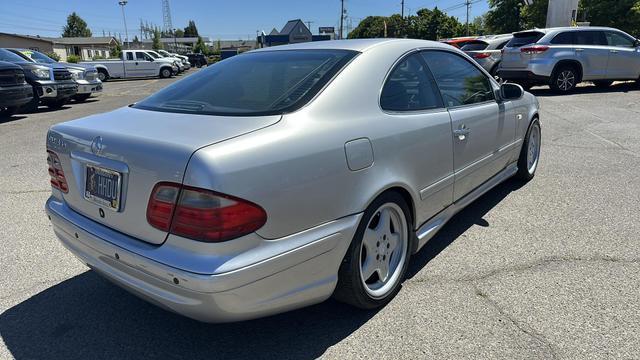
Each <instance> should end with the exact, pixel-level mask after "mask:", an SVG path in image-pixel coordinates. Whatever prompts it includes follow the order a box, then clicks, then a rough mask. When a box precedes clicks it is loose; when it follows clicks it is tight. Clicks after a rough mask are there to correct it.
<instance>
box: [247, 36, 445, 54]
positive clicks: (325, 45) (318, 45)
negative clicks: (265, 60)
mask: <svg viewBox="0 0 640 360" xmlns="http://www.w3.org/2000/svg"><path fill="white" fill-rule="evenodd" d="M392 44H393V45H404V47H406V48H407V50H409V49H412V48H435V49H451V46H450V45H447V44H443V43H440V42H437V41H430V40H418V39H395V38H393V39H390V38H383V39H349V40H325V41H312V42H304V43H297V44H289V45H280V46H273V47H266V48H262V49H256V50H252V51H251V52H260V51H282V50H310V49H322V50H351V51H358V52H366V51H367V50H369V49H371V48H374V47H379V46H388V45H392Z"/></svg>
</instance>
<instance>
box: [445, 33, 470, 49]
mask: <svg viewBox="0 0 640 360" xmlns="http://www.w3.org/2000/svg"><path fill="white" fill-rule="evenodd" d="M477 38H478V36H463V37H455V38H450V39H441V40H440V42H442V43H445V44H449V45H451V46H453V47H457V48H458V49H459V48H461V47H463V46H465V45H466V44H467V43H468V42H470V41H473V40H475V39H477Z"/></svg>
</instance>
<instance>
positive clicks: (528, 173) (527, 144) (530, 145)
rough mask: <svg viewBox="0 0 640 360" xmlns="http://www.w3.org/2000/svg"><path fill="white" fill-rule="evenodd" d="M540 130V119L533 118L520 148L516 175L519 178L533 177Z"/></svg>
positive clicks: (525, 179)
mask: <svg viewBox="0 0 640 360" xmlns="http://www.w3.org/2000/svg"><path fill="white" fill-rule="evenodd" d="M541 134H542V132H541V130H540V121H539V120H538V119H533V121H532V122H531V125H529V130H528V131H527V136H526V137H525V141H524V144H522V150H520V157H519V158H518V172H517V173H516V177H517V178H519V179H520V180H524V181H529V180H531V179H533V177H534V176H535V174H536V170H537V169H538V162H539V160H540V144H541V140H542V137H541Z"/></svg>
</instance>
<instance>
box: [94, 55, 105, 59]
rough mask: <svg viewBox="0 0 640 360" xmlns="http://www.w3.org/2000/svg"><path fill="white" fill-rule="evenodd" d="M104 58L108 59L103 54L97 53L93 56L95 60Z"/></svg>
mask: <svg viewBox="0 0 640 360" xmlns="http://www.w3.org/2000/svg"><path fill="white" fill-rule="evenodd" d="M102 59H106V57H104V56H102V55H96V56H94V57H93V60H102Z"/></svg>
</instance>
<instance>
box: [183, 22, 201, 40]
mask: <svg viewBox="0 0 640 360" xmlns="http://www.w3.org/2000/svg"><path fill="white" fill-rule="evenodd" d="M197 36H200V35H198V28H197V27H196V22H195V21H193V20H189V24H188V25H187V27H186V28H184V37H197Z"/></svg>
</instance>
